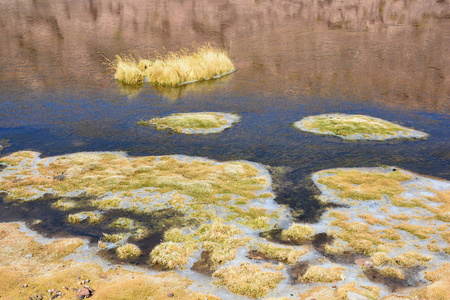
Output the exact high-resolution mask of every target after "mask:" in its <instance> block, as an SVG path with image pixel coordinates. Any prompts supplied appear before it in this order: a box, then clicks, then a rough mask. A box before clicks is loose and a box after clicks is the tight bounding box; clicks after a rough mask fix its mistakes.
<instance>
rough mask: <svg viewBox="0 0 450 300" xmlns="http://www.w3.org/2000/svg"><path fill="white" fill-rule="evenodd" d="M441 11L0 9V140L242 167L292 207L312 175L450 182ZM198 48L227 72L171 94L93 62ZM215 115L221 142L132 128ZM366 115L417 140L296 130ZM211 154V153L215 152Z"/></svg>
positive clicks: (444, 8) (415, 4) (449, 68)
mask: <svg viewBox="0 0 450 300" xmlns="http://www.w3.org/2000/svg"><path fill="white" fill-rule="evenodd" d="M449 18H450V9H449V3H448V2H447V1H427V0H416V1H406V2H404V1H393V0H392V1H379V0H365V1H358V2H354V3H353V2H352V1H349V2H346V4H345V5H344V4H342V3H341V2H338V1H332V0H330V1H302V0H297V1H282V0H281V1H262V0H260V1H248V0H244V1H242V0H232V1H225V0H217V1H205V0H203V1H166V0H164V1H162V0H161V1H157V0H154V1H131V0H130V1H107V0H105V1H3V2H2V3H1V4H0V28H1V30H0V54H1V55H0V70H1V71H0V82H1V86H0V141H2V140H5V142H4V144H5V146H6V145H7V146H8V147H6V148H5V149H4V150H3V153H11V152H14V151H18V150H23V149H32V150H36V151H40V152H42V153H43V155H45V156H47V155H56V154H62V153H70V152H78V151H99V150H100V151H116V150H123V151H127V152H128V153H130V154H131V155H161V154H186V155H195V156H205V157H209V158H213V159H219V160H234V159H246V160H250V161H256V162H260V163H263V164H266V165H270V166H272V167H280V166H281V167H288V168H285V169H284V171H283V172H281V173H277V174H281V175H279V176H281V179H275V180H281V181H282V182H285V183H287V184H285V185H283V187H284V188H283V187H280V189H279V191H278V194H279V196H280V197H279V200H280V201H282V202H287V203H290V204H291V206H292V207H294V208H300V209H303V208H306V209H313V208H311V207H309V206H308V205H306V204H302V203H304V201H306V199H311V195H312V194H313V193H314V189H313V188H312V184H311V181H310V180H309V179H308V178H309V177H308V176H309V174H311V172H313V171H317V170H320V169H325V168H332V167H352V166H376V165H398V166H400V167H402V168H405V169H409V170H412V171H416V172H419V173H422V174H426V175H434V176H438V177H442V178H446V179H450V173H449V171H448V170H449V164H448V162H449V158H450V157H449V152H448V149H449V143H448V140H449V130H448V129H449V119H448V113H449V102H450V101H449V94H450V61H449V60H450V56H449V55H448V50H449V49H450V20H449ZM204 43H212V44H215V45H220V46H224V47H226V48H227V49H229V53H230V55H231V56H232V58H233V60H234V62H235V65H236V68H237V70H238V72H236V73H234V74H232V75H230V76H226V77H224V78H221V79H219V80H215V81H210V82H203V83H198V84H192V85H187V86H184V87H179V88H165V87H152V86H150V85H144V86H142V87H137V88H131V87H127V86H122V85H120V84H117V83H116V82H115V81H114V80H113V74H112V73H111V72H110V71H109V70H107V66H106V65H104V64H103V63H104V59H103V57H102V56H100V55H98V52H100V53H102V54H103V55H105V56H106V57H108V58H113V57H114V55H115V54H118V53H130V52H134V53H138V54H140V55H142V56H147V55H152V54H153V53H154V51H159V52H163V51H165V50H164V49H163V47H165V49H166V50H177V49H179V48H180V47H191V46H192V45H202V44H204ZM190 111H223V112H233V113H237V114H239V115H241V116H242V121H241V122H240V123H239V124H237V125H236V126H235V127H234V128H232V129H230V130H227V131H225V132H224V133H222V134H217V135H207V136H184V135H170V134H168V133H167V132H157V131H154V130H152V129H150V128H142V127H138V126H137V125H136V122H137V121H139V120H146V119H150V118H153V117H156V116H163V115H167V114H169V113H173V112H190ZM328 112H340V113H358V114H368V115H372V116H375V117H380V118H384V119H387V120H389V121H394V122H398V123H400V124H402V125H405V126H409V127H412V128H415V129H418V130H422V131H425V132H428V133H430V135H431V136H430V138H428V139H426V140H404V141H403V140H399V141H387V142H373V141H372V142H369V141H367V142H352V141H343V140H340V139H338V138H334V137H326V136H317V135H313V134H309V133H304V132H300V131H297V130H295V129H294V128H293V127H292V126H291V124H292V123H293V122H295V121H297V120H299V119H301V118H302V117H304V116H307V115H312V114H322V113H328ZM224 145H225V147H224Z"/></svg>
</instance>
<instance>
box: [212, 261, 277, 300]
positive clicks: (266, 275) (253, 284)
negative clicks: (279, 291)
mask: <svg viewBox="0 0 450 300" xmlns="http://www.w3.org/2000/svg"><path fill="white" fill-rule="evenodd" d="M213 277H215V278H218V279H219V280H217V281H216V282H215V283H216V284H219V285H223V286H225V287H226V288H227V289H228V290H229V291H230V292H232V293H234V294H238V295H243V296H247V297H250V298H261V297H264V296H265V295H267V294H268V293H269V292H270V290H272V289H274V288H276V287H277V285H278V283H280V282H281V281H282V280H283V279H284V276H283V275H282V274H281V273H280V272H271V271H263V270H262V269H260V268H259V267H258V266H256V265H252V264H249V263H242V264H241V265H240V266H231V267H227V268H223V269H220V270H218V271H216V272H214V273H213Z"/></svg>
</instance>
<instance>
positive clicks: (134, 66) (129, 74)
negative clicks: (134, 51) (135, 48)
mask: <svg viewBox="0 0 450 300" xmlns="http://www.w3.org/2000/svg"><path fill="white" fill-rule="evenodd" d="M112 67H113V69H115V71H116V73H115V74H114V79H117V80H118V81H121V82H123V83H125V84H138V83H142V82H144V80H145V76H146V75H145V73H144V72H143V70H142V68H139V63H138V61H137V60H136V59H135V58H134V57H133V56H131V55H122V56H120V55H116V58H115V60H114V61H113V62H112Z"/></svg>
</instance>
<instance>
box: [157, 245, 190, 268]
mask: <svg viewBox="0 0 450 300" xmlns="http://www.w3.org/2000/svg"><path fill="white" fill-rule="evenodd" d="M195 248H196V245H194V244H188V243H185V244H184V245H179V244H177V243H174V242H164V243H161V244H159V245H158V246H156V247H155V248H154V249H153V250H152V252H151V253H150V259H151V262H152V263H153V264H157V265H161V266H163V267H165V268H167V269H175V268H179V269H184V266H185V265H186V264H187V262H188V259H189V257H190V256H191V254H192V252H193V251H194V250H195Z"/></svg>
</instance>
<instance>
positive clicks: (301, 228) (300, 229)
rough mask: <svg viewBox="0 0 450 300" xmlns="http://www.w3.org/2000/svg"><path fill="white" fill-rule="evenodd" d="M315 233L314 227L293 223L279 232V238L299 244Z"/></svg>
mask: <svg viewBox="0 0 450 300" xmlns="http://www.w3.org/2000/svg"><path fill="white" fill-rule="evenodd" d="M314 233H315V230H314V228H312V227H311V226H309V225H305V224H293V225H292V226H291V227H289V228H288V229H287V230H283V231H282V232H281V240H283V241H286V242H292V243H294V244H301V243H304V242H306V241H308V240H310V239H311V236H312V235H313V234H314Z"/></svg>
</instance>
